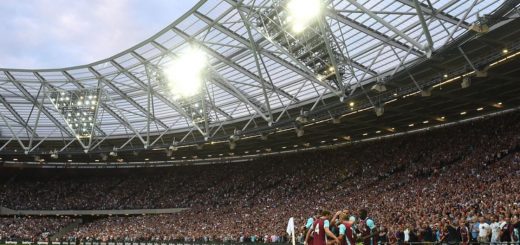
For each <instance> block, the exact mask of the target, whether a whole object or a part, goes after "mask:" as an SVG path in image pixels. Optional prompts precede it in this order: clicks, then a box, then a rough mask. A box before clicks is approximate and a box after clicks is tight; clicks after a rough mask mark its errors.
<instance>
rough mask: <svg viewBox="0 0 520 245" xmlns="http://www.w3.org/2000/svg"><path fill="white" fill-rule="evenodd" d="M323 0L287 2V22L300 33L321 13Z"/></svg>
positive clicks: (292, 0)
mask: <svg viewBox="0 0 520 245" xmlns="http://www.w3.org/2000/svg"><path fill="white" fill-rule="evenodd" d="M321 8H322V4H321V0H291V1H290V2H289V3H288V4H287V9H288V11H289V16H288V17H287V22H288V23H290V24H291V25H292V30H293V32H295V33H300V32H302V31H304V30H305V28H307V26H308V25H309V24H310V23H311V22H312V21H314V20H315V19H316V18H317V17H318V16H319V15H320V13H321Z"/></svg>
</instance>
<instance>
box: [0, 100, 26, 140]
mask: <svg viewBox="0 0 520 245" xmlns="http://www.w3.org/2000/svg"><path fill="white" fill-rule="evenodd" d="M0 103H2V104H3V105H4V106H5V108H6V109H7V110H8V111H9V112H10V113H11V114H12V115H13V116H14V118H15V119H16V121H18V123H19V124H20V125H22V127H24V128H25V129H26V130H27V131H28V132H29V133H30V134H33V132H34V131H33V129H32V128H31V126H30V125H29V124H28V123H26V122H25V120H24V119H23V118H22V117H21V116H20V114H18V112H16V110H15V109H14V108H13V107H12V106H11V104H9V102H7V100H6V99H5V98H4V96H2V95H0Z"/></svg>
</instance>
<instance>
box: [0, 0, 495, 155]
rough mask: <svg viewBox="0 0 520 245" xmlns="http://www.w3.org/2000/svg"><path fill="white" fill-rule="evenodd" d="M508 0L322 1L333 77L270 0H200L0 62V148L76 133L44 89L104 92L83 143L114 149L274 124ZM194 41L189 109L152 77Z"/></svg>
mask: <svg viewBox="0 0 520 245" xmlns="http://www.w3.org/2000/svg"><path fill="white" fill-rule="evenodd" d="M503 3H504V1H496V0H470V1H462V0H450V1H448V0H424V1H422V0H396V1H393V0H392V1H390V0H360V1H356V0H347V1H345V0H333V1H329V2H327V3H326V5H327V7H326V9H325V12H324V14H323V17H322V18H321V19H320V21H319V24H318V25H317V28H316V30H315V31H316V32H317V33H318V34H319V35H322V36H323V37H327V38H324V45H325V46H326V47H327V49H328V52H329V54H330V52H332V49H333V48H334V50H335V51H334V52H335V54H337V55H335V56H334V58H333V59H332V60H331V63H332V65H333V66H334V67H333V68H334V69H336V70H344V74H343V75H342V77H338V78H337V79H336V80H337V81H339V82H337V83H329V82H326V81H324V80H323V79H320V78H319V76H317V74H316V73H315V72H313V71H312V70H311V69H310V68H309V66H308V65H307V64H304V63H303V62H301V61H300V60H299V59H298V58H297V57H295V56H294V55H293V54H292V53H291V52H289V51H288V50H287V48H285V47H283V45H281V44H280V43H279V42H278V41H277V40H276V39H275V38H273V37H272V36H270V35H271V34H270V33H269V32H267V31H266V30H265V29H262V27H261V25H259V23H260V22H262V21H265V18H267V17H265V15H263V14H262V13H265V12H266V11H270V10H273V9H274V5H273V1H267V0H263V1H255V0H244V1H239V0H225V1H220V0H219V1H217V0H208V1H204V0H203V1H200V2H199V3H197V4H196V6H194V7H193V8H192V9H191V10H190V11H188V12H187V13H185V14H184V15H183V16H182V17H181V18H179V19H177V20H176V21H175V22H173V23H172V24H171V25H169V26H167V27H166V28H164V29H163V30H162V31H160V32H159V33H157V34H156V35H154V36H153V37H151V38H149V39H147V40H145V41H144V42H142V43H140V44H138V45H136V46H134V47H132V48H130V49H128V50H126V51H124V52H122V53H119V54H117V55H114V56H112V57H110V58H108V59H105V60H101V61H98V62H95V63H92V64H88V65H83V66H77V67H69V68H62V69H45V70H29V69H0V85H1V86H0V115H1V119H2V120H1V121H0V129H1V139H3V141H4V142H6V143H5V144H4V145H3V146H0V147H2V148H1V149H3V148H4V147H5V146H6V145H7V144H9V143H10V142H17V143H18V144H19V146H20V147H21V148H22V149H23V150H24V151H25V152H26V153H30V152H33V151H35V150H37V149H38V147H39V146H40V145H41V144H42V143H44V142H47V141H62V142H63V148H62V149H61V150H60V151H64V150H66V149H67V147H68V146H69V145H71V144H72V143H73V142H74V141H77V140H79V139H78V138H76V137H75V135H74V131H73V130H71V129H70V128H69V127H68V126H67V122H66V121H65V119H64V118H63V117H62V115H61V114H60V112H59V111H58V110H57V108H56V107H55V106H54V105H53V104H52V102H51V99H50V97H49V94H50V93H51V92H52V91H56V90H84V89H98V90H100V91H101V94H102V95H103V96H102V98H103V99H102V100H100V101H99V106H98V109H97V118H96V124H95V127H94V129H93V138H92V141H91V142H89V143H88V144H86V145H84V147H83V148H84V149H83V150H85V151H86V152H88V151H93V150H95V148H96V147H97V146H99V145H100V144H101V143H102V142H104V141H105V140H107V139H128V140H127V141H123V142H124V143H123V144H121V145H118V146H115V147H119V148H123V147H125V145H126V144H127V143H128V142H129V141H132V140H135V139H138V140H139V141H140V142H141V143H142V145H143V147H144V148H145V149H147V148H150V147H153V146H154V144H156V143H157V142H158V141H159V139H160V138H161V137H162V136H163V135H167V134H170V133H174V132H175V133H179V132H180V133H185V136H184V137H183V138H179V139H177V142H176V143H180V142H182V141H184V140H185V139H186V138H188V136H189V137H196V138H203V139H204V140H210V139H212V138H213V137H215V136H216V135H223V134H226V132H225V131H224V130H223V125H227V124H232V123H238V122H243V124H242V127H241V128H239V130H246V129H247V128H248V127H252V126H253V125H259V124H261V125H273V124H276V123H278V122H280V121H282V120H287V119H288V117H290V115H289V114H288V113H286V112H287V111H288V110H289V109H293V108H298V107H299V106H302V105H312V106H310V109H309V110H310V111H312V110H314V109H315V108H317V107H319V106H320V105H321V104H322V102H323V101H324V99H325V98H332V97H337V99H338V100H342V101H343V100H345V101H348V99H349V97H351V96H353V95H354V94H359V93H364V92H365V91H366V90H367V88H366V85H367V84H369V83H373V82H381V83H384V81H385V80H386V79H389V78H391V77H392V76H393V75H394V74H396V73H397V72H399V71H402V70H404V69H406V67H408V66H411V65H413V64H414V63H416V62H420V61H421V60H424V59H428V58H429V57H430V55H431V53H432V52H435V51H436V50H438V49H439V48H441V47H443V46H445V45H446V44H448V43H450V42H451V41H453V40H454V39H455V38H457V37H458V36H460V35H462V34H464V33H466V32H467V31H468V29H469V28H470V27H471V25H472V24H473V23H475V22H477V21H482V19H479V17H483V16H485V15H487V14H490V13H492V12H493V11H494V10H495V9H497V8H498V7H499V6H501V5H502V4H503ZM193 43H195V44H197V45H198V46H199V47H201V48H202V49H203V51H204V52H206V53H207V55H208V56H209V57H210V67H209V77H208V78H207V81H206V83H205V87H204V88H203V89H204V97H203V98H202V99H201V100H200V101H201V111H200V113H199V114H197V116H196V117H195V116H194V114H193V112H191V111H190V110H191V109H189V108H188V109H187V107H186V106H183V105H181V104H179V103H177V102H176V101H174V100H172V99H171V98H170V97H169V95H168V94H167V93H166V92H165V90H164V86H163V85H161V81H159V79H158V76H157V73H158V72H159V70H160V69H161V67H163V66H165V65H166V64H168V63H169V62H170V61H171V60H172V59H173V58H174V57H175V56H176V55H177V54H178V53H179V52H180V51H181V50H182V49H184V48H186V46H187V45H188V44H193ZM340 66H341V67H340ZM367 96H368V95H367ZM368 100H369V101H370V103H375V102H372V100H371V99H370V97H368ZM323 103H324V102H323ZM373 105H375V104H373ZM202 110H203V111H202ZM201 117H203V118H202V119H201ZM291 120H294V119H291ZM201 122H202V123H201ZM230 134H231V132H228V133H227V135H230Z"/></svg>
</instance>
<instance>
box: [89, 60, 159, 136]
mask: <svg viewBox="0 0 520 245" xmlns="http://www.w3.org/2000/svg"><path fill="white" fill-rule="evenodd" d="M88 69H89V71H90V72H92V74H94V75H95V76H96V78H97V79H100V80H101V81H103V83H104V84H105V85H107V86H108V87H110V88H111V89H112V90H114V92H116V93H117V94H118V95H119V96H121V98H123V99H124V100H126V101H128V103H130V104H131V105H133V106H134V107H135V108H137V109H138V110H139V111H141V112H142V113H144V114H145V115H147V116H150V112H149V111H148V110H146V109H145V108H144V107H143V106H141V105H140V104H139V103H137V102H136V101H135V100H133V99H132V98H130V97H129V96H128V95H127V94H125V93H124V92H123V91H121V89H119V88H118V87H117V86H116V85H114V84H113V83H112V82H111V81H109V80H108V79H106V78H104V77H103V76H101V74H100V73H99V72H98V71H96V70H95V69H94V68H93V67H89V68H88ZM152 119H153V120H154V121H155V122H156V123H157V124H158V125H160V126H161V127H163V128H168V126H166V124H164V123H163V122H162V121H161V120H159V119H157V118H155V117H152Z"/></svg>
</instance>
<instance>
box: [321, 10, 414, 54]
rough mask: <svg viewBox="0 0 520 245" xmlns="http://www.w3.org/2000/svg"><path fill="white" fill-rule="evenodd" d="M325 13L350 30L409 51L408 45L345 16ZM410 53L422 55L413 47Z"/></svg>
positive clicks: (332, 11)
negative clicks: (350, 28) (352, 29)
mask: <svg viewBox="0 0 520 245" xmlns="http://www.w3.org/2000/svg"><path fill="white" fill-rule="evenodd" d="M327 13H328V15H329V16H330V17H331V18H334V19H336V20H337V21H339V22H341V23H343V24H345V25H348V26H350V27H352V28H354V29H356V30H358V31H360V32H363V33H365V34H367V35H369V36H371V37H373V38H375V39H378V40H379V41H382V42H384V43H387V44H389V45H392V46H394V47H396V48H399V49H402V50H404V51H408V50H409V49H410V46H408V45H406V44H404V43H401V42H399V41H397V40H395V39H393V38H390V37H389V36H387V35H386V34H384V33H381V32H379V31H377V30H374V29H372V28H370V27H367V26H365V25H363V24H361V23H359V22H357V21H355V20H353V19H350V18H348V17H346V16H344V15H342V14H339V13H338V12H336V11H334V10H330V11H328V12H327ZM411 53H412V54H413V55H415V56H419V57H420V56H423V55H424V53H423V52H421V51H420V50H418V49H415V48H413V47H412V51H411Z"/></svg>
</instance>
